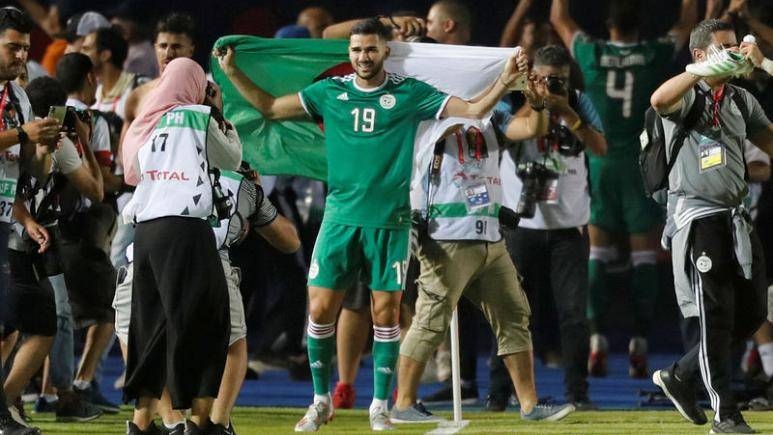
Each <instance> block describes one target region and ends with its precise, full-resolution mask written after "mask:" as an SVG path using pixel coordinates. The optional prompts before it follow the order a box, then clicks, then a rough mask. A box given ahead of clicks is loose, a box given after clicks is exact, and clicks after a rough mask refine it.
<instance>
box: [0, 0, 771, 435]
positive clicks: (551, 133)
mask: <svg viewBox="0 0 773 435" xmlns="http://www.w3.org/2000/svg"><path fill="white" fill-rule="evenodd" d="M515 3H516V4H515V7H514V9H513V11H512V16H511V17H510V19H509V20H508V21H507V24H506V26H505V28H504V29H503V32H502V38H501V44H500V45H501V46H502V47H516V46H517V47H519V48H518V49H515V50H511V51H509V52H510V53H511V55H510V56H509V57H508V58H507V59H504V60H502V62H501V65H502V69H501V71H499V72H498V73H497V74H496V76H493V77H494V78H493V79H492V80H491V81H490V83H487V84H486V85H487V87H486V89H485V90H484V91H483V92H481V93H480V94H479V95H476V96H475V97H474V98H461V97H458V96H454V95H451V94H449V93H447V92H444V91H442V90H438V89H437V88H435V87H433V86H432V85H430V84H428V83H426V82H424V81H421V80H418V79H416V78H413V77H406V76H403V75H399V74H396V73H394V72H392V71H389V69H388V68H385V61H386V59H387V58H389V56H390V54H391V50H392V49H393V47H395V46H394V45H391V43H390V41H402V42H406V43H423V44H449V45H458V46H463V45H468V44H470V43H471V42H472V35H473V28H472V26H473V23H474V20H473V16H472V11H471V10H470V5H469V4H466V3H465V2H462V1H460V0H439V1H437V2H436V3H434V4H433V5H432V6H431V8H430V9H429V10H428V11H427V13H426V16H425V15H423V14H417V13H415V12H409V11H394V12H393V13H392V14H391V15H381V16H378V17H373V18H368V17H363V18H358V19H353V20H349V21H342V22H336V21H335V20H334V18H333V16H334V15H333V13H331V12H330V11H328V10H326V9H324V8H322V7H316V6H315V7H309V8H306V9H304V10H302V11H300V12H299V15H298V21H297V23H295V24H290V25H287V26H284V27H282V28H280V29H279V30H278V31H277V32H276V38H309V39H318V38H329V39H347V40H348V56H349V61H350V63H351V69H352V71H353V72H352V73H351V74H348V75H340V76H333V77H329V78H326V79H323V80H319V81H316V82H314V83H305V84H304V87H302V88H299V89H296V90H295V91H296V93H291V94H288V95H272V94H271V93H269V92H267V91H266V90H264V89H262V88H261V87H260V86H259V85H258V84H257V82H256V80H255V77H253V76H252V75H251V73H252V72H251V71H250V70H248V69H243V67H240V66H239V65H240V63H239V62H238V60H239V58H240V51H239V46H238V45H236V46H231V45H227V44H226V45H220V46H217V47H214V48H213V50H212V59H211V61H212V64H213V65H217V68H219V72H221V73H222V75H220V76H217V77H221V79H220V80H225V81H227V82H225V81H221V82H220V83H219V84H218V83H215V79H212V78H211V77H210V78H208V76H207V72H206V71H205V69H206V68H208V66H209V65H199V64H198V63H197V62H196V61H194V60H193V59H192V56H193V54H194V50H195V47H196V41H197V34H198V32H197V29H196V25H197V24H196V23H195V22H194V20H193V19H192V18H191V17H190V16H189V15H187V14H186V13H185V12H174V13H170V14H168V15H165V16H163V17H162V18H160V19H159V20H158V21H157V22H156V23H155V26H154V29H155V30H154V32H153V38H152V40H149V39H148V38H145V37H143V36H142V32H140V31H139V29H140V28H142V27H144V26H147V25H148V24H149V23H143V22H141V20H138V18H137V17H136V14H135V15H131V16H130V15H129V14H121V13H116V14H115V16H110V17H109V18H110V19H108V17H106V16H105V15H103V12H105V11H83V12H80V13H77V14H73V15H71V16H61V15H60V14H61V11H59V10H57V8H56V7H50V8H45V7H43V6H42V5H41V4H39V3H37V2H36V1H34V0H29V1H19V4H20V6H19V7H15V6H8V7H4V8H0V83H1V84H2V85H3V89H2V92H0V118H1V119H0V149H2V150H3V151H4V152H3V154H2V157H1V158H0V181H1V184H0V186H1V187H0V247H2V249H0V272H2V276H0V335H1V336H2V344H1V346H0V351H1V352H0V353H1V354H2V364H3V368H4V370H3V377H2V379H3V382H2V389H0V393H2V394H0V433H2V434H4V435H5V434H36V433H40V432H39V430H38V429H37V428H34V427H30V426H29V424H28V423H27V421H26V419H25V412H24V405H23V403H22V400H21V397H22V395H23V394H24V392H25V391H26V390H29V389H30V388H31V386H32V385H33V384H34V388H33V389H35V390H36V394H37V399H36V401H35V403H34V405H33V409H34V412H41V413H42V412H51V413H54V414H55V415H56V420H57V421H61V422H87V421H90V420H94V419H97V418H99V417H100V416H101V415H102V414H103V413H118V412H119V411H120V408H119V406H118V404H115V403H111V402H110V401H109V400H107V399H106V398H105V396H104V395H103V390H102V389H103V388H106V387H105V386H104V385H102V384H101V380H102V366H103V364H104V362H105V360H106V358H107V355H108V354H109V353H110V351H111V349H112V348H113V347H114V344H115V341H116V340H115V338H117V339H118V340H117V341H118V344H119V346H118V347H120V350H121V354H122V356H123V360H124V362H125V367H126V369H125V374H124V376H123V377H122V383H121V385H119V387H120V388H122V390H123V399H124V401H125V402H126V403H131V404H133V405H134V413H133V416H132V418H131V419H130V421H128V422H127V425H126V433H127V434H145V433H147V434H158V433H168V434H183V433H185V434H235V433H236V428H234V426H233V424H232V423H231V417H230V415H231V411H232V409H233V407H234V405H235V403H236V398H237V396H238V395H239V391H240V389H241V386H242V383H243V381H244V379H245V377H246V376H249V373H250V372H252V369H250V368H248V364H249V360H250V355H252V357H253V358H257V359H263V360H264V361H270V362H271V363H277V362H279V363H280V364H284V365H286V366H287V367H289V368H290V370H291V374H292V375H293V377H297V378H306V379H308V378H309V377H310V378H311V379H312V381H313V398H312V403H311V405H310V406H309V407H308V409H307V410H306V412H305V414H304V415H302V416H299V417H300V419H299V421H298V423H297V424H296V425H295V431H301V432H306V431H317V430H319V429H320V428H321V427H322V426H323V425H324V424H327V423H328V422H330V421H331V420H332V419H333V416H334V413H335V409H345V408H352V407H353V405H354V400H355V396H356V394H357V392H356V390H355V388H354V383H355V379H356V377H357V371H358V368H359V363H360V360H361V358H362V356H363V354H364V353H368V352H369V353H370V354H371V355H372V358H373V384H374V385H373V399H372V403H371V405H370V407H369V410H368V411H369V412H368V414H369V424H370V428H371V429H372V430H374V431H382V430H391V429H394V425H395V424H400V423H431V422H437V421H439V420H440V419H439V418H438V417H437V416H436V415H434V414H432V412H430V411H429V410H428V409H427V406H430V407H431V405H432V404H433V403H437V402H444V401H449V400H451V396H452V388H451V387H452V386H451V383H450V373H449V370H448V369H447V367H448V365H449V363H448V360H449V349H448V347H449V344H448V329H449V324H450V321H451V318H452V313H453V312H454V310H456V311H457V313H458V315H459V322H460V327H459V332H460V338H461V351H460V353H461V355H460V360H461V392H462V399H463V400H464V401H467V400H477V399H478V388H477V382H476V372H477V368H476V363H477V360H478V348H479V346H478V343H477V339H478V337H479V334H478V327H479V325H480V324H481V323H480V322H479V321H478V317H479V314H478V313H482V314H483V316H484V317H485V319H486V320H487V321H488V323H489V324H490V326H491V330H492V332H493V334H492V336H493V343H492V352H491V358H490V362H489V366H490V389H489V392H488V396H487V397H486V404H485V406H486V409H487V410H489V411H504V410H505V409H506V408H507V406H508V405H509V404H510V403H511V402H512V400H513V399H511V397H512V396H514V399H515V400H516V401H517V403H518V406H519V408H520V416H521V418H522V419H524V420H537V421H556V420H561V419H563V418H564V417H565V416H566V415H568V414H570V413H572V412H575V411H583V410H590V409H595V404H594V401H593V397H592V396H591V395H590V394H589V391H588V377H589V376H594V377H604V376H606V375H607V372H608V367H607V360H608V354H609V353H610V340H609V339H608V337H609V335H610V318H612V317H613V314H614V313H615V312H616V311H617V309H618V308H619V307H618V306H617V305H613V304H612V302H611V301H613V300H616V299H617V300H619V299H620V298H617V297H615V295H614V289H615V288H616V287H617V285H618V284H619V283H620V280H619V279H618V275H621V274H620V272H621V271H623V272H624V273H623V274H622V275H623V276H626V277H628V278H629V279H628V280H623V281H625V282H623V284H624V286H625V287H627V290H628V291H629V296H628V297H626V298H624V299H625V300H628V301H630V302H631V308H630V309H631V312H632V313H633V316H632V322H631V325H630V327H631V331H630V333H626V334H627V335H626V337H630V341H629V344H628V354H629V363H630V364H629V375H630V376H631V377H633V378H650V377H651V378H652V381H653V382H654V384H655V385H657V387H659V388H660V389H661V390H662V393H663V394H664V395H665V397H667V398H668V399H669V400H670V401H671V402H672V403H673V404H674V406H675V408H676V410H677V411H678V412H679V413H680V415H682V416H683V417H684V418H685V419H686V420H688V421H690V422H692V423H694V424H706V423H708V419H707V417H706V415H705V412H704V411H703V409H702V408H701V407H700V406H699V405H698V398H699V396H700V395H701V394H704V393H705V396H706V397H707V398H708V401H709V403H710V406H711V408H712V409H713V410H714V412H715V414H714V417H713V421H712V422H711V425H712V428H711V430H712V433H751V431H752V429H751V428H750V427H749V426H748V425H747V424H746V422H745V421H744V419H743V416H742V415H741V413H740V412H739V411H738V409H739V408H738V406H737V401H736V397H735V396H734V394H733V392H732V391H731V381H732V379H733V376H734V374H735V370H734V369H731V367H739V366H742V367H743V370H744V371H745V372H747V373H748V374H749V376H751V375H754V374H755V370H756V372H757V374H758V376H757V378H758V379H761V382H760V383H759V385H758V386H757V387H758V388H757V389H758V390H759V392H760V395H761V397H758V398H755V399H754V400H752V401H751V402H749V405H748V406H752V407H758V408H763V409H765V408H773V388H769V386H770V384H771V379H772V378H773V323H772V322H773V310H771V309H769V308H768V304H769V303H770V302H771V301H770V300H769V299H768V289H769V288H771V289H773V286H771V287H769V283H770V280H769V277H770V276H772V275H771V270H772V269H773V268H771V263H773V262H771V261H770V257H771V256H772V255H773V254H770V253H769V255H768V259H767V263H766V259H765V256H764V252H765V251H766V250H768V251H769V252H770V249H771V248H770V247H771V246H773V244H772V243H771V240H773V233H771V230H770V229H769V228H765V225H764V224H765V223H766V222H770V220H769V219H770V218H771V215H773V207H771V204H773V191H771V188H770V183H767V181H768V179H769V178H770V155H773V125H772V124H771V122H770V120H769V117H768V113H769V111H770V110H771V107H772V106H771V104H773V103H772V102H771V93H770V88H769V84H770V75H771V74H773V61H771V60H770V59H769V58H767V57H766V55H767V56H773V27H771V26H769V25H768V24H767V23H766V21H765V17H764V15H763V14H761V13H760V11H759V10H755V9H754V8H755V4H754V2H753V1H751V0H748V1H747V0H731V1H729V2H727V3H728V4H725V2H724V1H722V0H708V1H707V2H706V5H705V11H701V12H702V13H703V16H701V14H699V2H698V1H697V0H682V1H681V8H680V13H679V17H678V20H677V21H676V23H675V24H674V25H673V26H672V27H671V29H670V30H669V31H668V32H667V34H665V35H661V36H659V37H658V38H655V39H643V38H642V34H643V32H642V30H643V29H642V27H641V26H642V22H641V7H642V6H643V4H642V2H639V1H636V0H612V1H611V2H610V7H609V10H608V16H607V20H606V25H607V28H608V38H607V39H599V38H596V37H594V36H591V35H590V34H588V33H586V31H584V30H583V29H582V28H581V27H580V25H579V24H578V22H577V21H575V17H573V16H572V14H571V10H572V7H571V5H570V0H552V1H551V2H550V5H549V11H541V10H538V9H539V8H538V7H537V4H536V3H535V5H532V1H531V0H520V1H517V2H515ZM333 12H335V11H333ZM545 12H547V14H545ZM546 15H547V18H546V19H545V16H546ZM199 25H201V23H200V24H199ZM36 26H37V27H39V28H40V29H43V31H45V32H46V33H47V34H48V35H49V36H50V37H51V40H52V42H50V44H49V45H48V46H47V47H46V49H45V52H44V54H43V55H42V57H41V58H40V59H31V58H29V53H30V45H31V38H30V35H31V34H32V33H33V31H34V29H36ZM747 34H748V35H747ZM744 35H746V36H744ZM739 39H740V40H741V41H740V42H739ZM431 47H434V46H431ZM685 54H686V56H685ZM459 62H460V63H463V59H460V60H459ZM685 66H686V68H685ZM225 85H227V86H228V87H229V88H232V89H234V93H233V94H227V95H225V96H224V95H223V94H222V93H221V86H225ZM229 98H241V99H243V100H244V101H246V102H247V103H248V104H249V105H250V106H251V107H252V109H254V110H255V111H256V115H255V116H259V117H261V118H263V119H265V120H266V122H280V121H283V120H292V119H314V120H316V121H319V122H321V124H323V125H324V147H325V149H326V152H327V155H328V156H329V157H328V160H327V167H328V171H327V173H328V176H327V179H326V180H325V181H324V182H320V181H314V180H308V179H302V178H300V177H290V176H281V177H274V176H265V175H260V174H259V173H258V172H259V171H260V169H261V168H260V167H255V168H253V167H251V166H250V164H249V163H247V162H246V161H244V160H247V159H246V157H245V156H246V155H247V152H246V149H247V147H248V146H254V145H252V144H248V143H247V142H248V141H246V140H245V141H243V140H242V139H240V136H239V133H238V132H237V128H238V127H239V124H238V123H237V124H236V127H235V126H234V124H232V122H231V121H230V120H229V119H228V116H226V115H233V113H232V112H229V110H228V104H229V103H230V101H229V100H228V99H229ZM224 105H225V106H226V108H225V109H224ZM224 113H225V114H226V115H224ZM233 118H234V119H236V118H237V117H236V116H234V117H233ZM239 118H240V119H243V116H240V117H239ZM443 119H452V120H453V122H448V123H442V122H437V123H425V122H424V121H433V120H443ZM481 120H483V122H481ZM428 125H429V126H431V127H429V130H427V129H426V128H424V127H421V126H428ZM420 130H421V131H423V133H422V135H419V136H417V132H418V131H420ZM417 137H419V138H432V139H431V140H427V143H426V144H418V145H419V146H423V147H425V148H427V149H429V150H430V153H429V154H428V155H427V157H428V158H427V159H426V160H423V161H422V163H421V164H419V168H418V171H416V170H415V169H416V166H417V161H419V160H420V159H418V158H417V156H416V154H415V152H414V148H415V141H416V138H417ZM258 146H260V144H258ZM653 153H654V154H653ZM658 153H659V154H658ZM648 155H654V156H655V157H654V158H653V159H654V160H651V161H654V162H655V163H656V164H659V166H658V165H655V166H647V164H648V161H645V160H646V159H644V158H642V157H648ZM364 160H365V161H367V165H363V164H362V163H363V161H364ZM653 181H654V184H653ZM766 183H767V184H766ZM653 186H654V187H653ZM6 246H7V248H6ZM666 250H669V251H670V255H668V254H667V253H666V252H667V251H666ZM668 263H670V266H668V268H670V269H671V271H672V275H673V287H674V290H675V296H676V297H675V300H676V302H677V304H678V306H679V309H680V318H679V319H676V318H675V319H674V322H677V321H678V322H679V324H680V328H681V330H682V333H683V337H682V338H683V343H684V349H685V354H684V356H682V357H681V358H680V359H679V360H678V361H676V362H674V363H673V364H672V365H671V366H669V367H662V368H659V369H656V370H651V369H652V368H651V367H650V366H649V364H648V359H647V354H648V348H649V345H648V343H649V339H650V338H651V333H652V330H653V323H654V319H655V314H656V313H655V311H656V302H657V297H658V294H659V292H660V285H661V282H662V280H661V279H660V278H659V270H663V268H662V267H661V266H662V264H668ZM6 265H7V266H6ZM659 267H660V269H659ZM307 289H308V290H307ZM463 296H464V297H463ZM371 327H372V334H371V333H369V331H370V330H371ZM80 331H82V332H83V333H82V336H83V339H82V349H81V348H80V346H78V345H76V342H80V340H78V339H77V338H78V336H79V334H78V333H79V332H80ZM369 343H371V344H369ZM737 346H742V347H744V346H745V349H746V351H745V353H744V355H743V357H742V358H741V361H738V359H739V358H738V355H736V354H735V353H734V352H733V349H734V348H735V347H737ZM76 349H78V350H80V352H79V353H80V361H79V363H78V365H77V366H76V362H75V358H76V355H77V354H78V352H76ZM277 355H281V357H278V356H277ZM334 355H337V358H336V364H337V372H338V376H337V378H338V382H337V384H336V385H335V386H333V385H331V379H333V365H334V364H333V361H334V359H333V357H334ZM535 357H538V358H541V359H542V360H543V362H545V363H546V364H548V365H551V364H555V365H560V366H561V367H562V368H563V371H564V385H565V395H566V396H565V401H562V403H560V404H556V403H543V402H540V400H539V396H538V393H537V387H538V386H539V379H535V373H534V358H535ZM253 373H254V372H253ZM428 377H429V378H432V379H433V380H440V381H445V382H446V383H447V386H446V387H444V388H442V389H440V390H439V391H437V392H435V393H433V394H431V395H430V396H428V397H424V398H419V397H418V387H419V384H420V383H421V382H422V381H423V380H424V379H426V378H428ZM390 400H391V401H392V406H391V407H390V404H389V403H390Z"/></svg>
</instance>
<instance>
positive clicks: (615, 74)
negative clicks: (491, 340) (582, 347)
mask: <svg viewBox="0 0 773 435" xmlns="http://www.w3.org/2000/svg"><path fill="white" fill-rule="evenodd" d="M639 6H640V5H639V2H638V1H637V0H614V1H612V3H611V5H610V9H609V18H608V19H607V26H608V28H609V35H610V39H609V40H594V39H591V38H590V37H589V36H588V35H586V34H585V33H584V32H583V31H582V30H581V29H580V27H579V26H578V25H577V23H576V22H575V21H574V20H573V19H572V17H571V16H570V15H569V0H554V1H553V3H552V7H551V11H550V22H551V23H552V24H553V26H554V27H555V29H556V31H557V32H558V34H559V36H560V37H561V40H562V41H563V42H564V44H565V45H566V47H567V48H568V49H569V50H570V51H571V52H572V55H573V56H574V58H575V59H576V61H577V63H578V64H579V66H580V69H581V70H582V73H583V75H584V76H585V86H586V93H587V94H588V96H590V98H591V101H592V102H593V105H594V106H595V107H596V110H597V111H598V113H599V115H600V116H601V120H602V123H603V125H604V132H605V135H606V139H607V143H608V145H609V149H608V152H607V155H606V156H603V157H601V156H595V155H593V154H590V155H589V169H590V191H591V198H592V199H591V217H590V225H589V227H588V229H589V235H590V245H591V248H590V260H589V264H588V276H589V288H588V294H589V304H588V317H589V318H590V320H591V333H592V334H593V335H592V336H591V353H590V359H589V370H590V374H591V376H606V371H607V369H606V350H607V344H606V338H605V337H604V332H605V325H604V316H605V314H606V311H607V308H608V307H607V306H608V303H609V297H608V289H607V271H606V267H607V265H608V264H609V263H610V262H612V261H614V260H615V259H616V257H617V252H616V249H615V247H614V241H615V239H614V236H615V235H616V234H622V235H628V236H629V239H630V246H631V262H632V264H633V273H632V277H631V281H630V282H631V293H632V299H633V309H634V319H635V332H634V337H633V338H631V341H630V344H629V357H630V368H629V374H630V375H631V377H634V378H644V377H647V360H646V353H647V339H646V336H647V333H648V332H649V329H650V324H651V322H652V318H653V315H654V309H655V300H656V297H657V289H658V277H657V269H656V265H655V262H656V256H657V249H658V243H659V229H660V225H661V223H662V220H663V219H662V216H661V215H662V213H661V211H660V209H659V207H658V206H657V205H656V204H655V202H654V201H652V200H651V199H649V198H647V196H646V194H645V192H644V188H643V185H642V182H641V178H640V177H639V176H638V174H639V167H638V156H639V148H640V144H639V135H640V133H641V130H642V128H643V127H644V112H645V110H646V109H647V107H648V105H649V96H650V95H651V94H652V91H653V90H655V87H656V86H657V85H658V84H659V83H661V82H662V81H663V80H664V79H665V76H666V73H667V68H668V67H669V66H670V64H671V60H672V58H673V57H674V54H675V52H676V51H677V50H678V49H679V48H680V47H681V46H682V45H684V43H685V41H686V39H687V36H688V34H689V31H690V29H691V28H692V25H693V24H694V22H695V21H696V20H697V18H696V15H697V11H696V7H697V6H696V4H695V1H694V0H683V2H682V15H681V18H680V20H679V22H678V23H677V24H676V25H675V26H674V27H673V28H672V29H671V31H670V32H669V37H668V38H664V39H659V40H650V41H645V40H641V39H640V38H639V22H640V16H641V15H640V8H639Z"/></svg>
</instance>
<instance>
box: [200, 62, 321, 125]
mask: <svg viewBox="0 0 773 435" xmlns="http://www.w3.org/2000/svg"><path fill="white" fill-rule="evenodd" d="M213 54H214V55H215V57H217V61H218V63H219V64H220V68H221V69H222V70H223V72H224V73H225V75H226V76H227V77H228V79H229V80H231V83H233V84H234V86H235V87H236V90H238V91H239V93H240V94H241V95H242V97H244V99H245V100H247V101H248V102H249V103H250V104H252V106H253V107H255V108H256V109H258V112H260V113H261V115H263V116H264V117H265V118H267V119H287V118H300V117H302V116H304V115H305V114H306V112H305V111H304V110H303V105H302V104H301V99H300V97H298V94H292V95H285V96H283V97H278V98H275V97H274V96H273V95H271V94H269V93H268V92H266V91H264V90H263V89H261V88H259V87H258V86H257V85H256V84H255V83H253V81H252V80H250V78H249V77H247V75H246V74H244V72H242V70H241V69H239V67H238V66H236V61H235V59H234V55H235V52H234V49H233V47H225V49H224V51H215V52H214V53H213Z"/></svg>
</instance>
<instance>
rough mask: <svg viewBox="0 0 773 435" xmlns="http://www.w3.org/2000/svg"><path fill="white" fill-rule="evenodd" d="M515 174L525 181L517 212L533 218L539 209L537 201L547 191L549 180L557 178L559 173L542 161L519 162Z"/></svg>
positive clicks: (520, 215) (519, 215) (522, 215)
mask: <svg viewBox="0 0 773 435" xmlns="http://www.w3.org/2000/svg"><path fill="white" fill-rule="evenodd" d="M515 174H516V175H518V178H520V179H521V182H522V183H523V188H522V189H521V197H520V198H519V199H518V204H517V205H516V207H515V214H516V215H517V216H518V217H521V218H526V219H531V218H533V217H534V213H535V212H536V211H537V201H539V198H540V195H541V194H542V192H544V191H545V187H546V186H547V182H548V181H549V180H555V179H557V178H558V176H559V174H558V173H557V172H555V171H553V170H551V169H549V168H548V167H547V166H545V165H544V164H542V163H540V162H524V163H519V164H518V167H517V168H516V170H515Z"/></svg>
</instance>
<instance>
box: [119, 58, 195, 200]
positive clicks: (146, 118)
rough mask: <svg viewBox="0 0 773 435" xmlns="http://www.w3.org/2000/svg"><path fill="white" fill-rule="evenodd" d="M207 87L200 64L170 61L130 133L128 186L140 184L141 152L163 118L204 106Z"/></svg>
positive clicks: (126, 144) (125, 144)
mask: <svg viewBox="0 0 773 435" xmlns="http://www.w3.org/2000/svg"><path fill="white" fill-rule="evenodd" d="M206 88H207V76H206V75H205V74H204V70H203V69H201V66H199V64H197V63H196V62H194V61H193V60H191V59H188V58H184V57H178V58H177V59H174V60H173V61H171V62H169V64H168V65H167V66H166V68H165V69H164V73H163V74H161V77H160V78H159V80H158V83H157V85H156V87H155V88H153V89H152V90H151V91H149V92H148V93H147V95H145V98H143V100H142V107H141V110H140V112H139V114H138V115H137V117H136V118H135V119H134V121H133V122H132V123H131V125H130V126H129V129H128V130H126V136H125V137H124V141H123V144H122V153H121V157H122V159H123V164H124V174H123V177H124V179H125V180H126V184H130V185H132V186H136V185H137V183H139V181H140V177H139V174H138V171H137V168H136V165H137V162H136V161H137V153H138V152H139V151H140V148H142V146H143V145H144V144H145V142H147V141H148V138H149V137H150V135H151V134H153V130H155V128H156V125H158V122H159V121H160V120H161V117H162V116H163V115H164V114H165V113H166V112H168V111H170V110H172V109H174V108H175V107H177V106H184V105H189V104H201V103H202V102H203V101H204V93H205V91H206Z"/></svg>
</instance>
